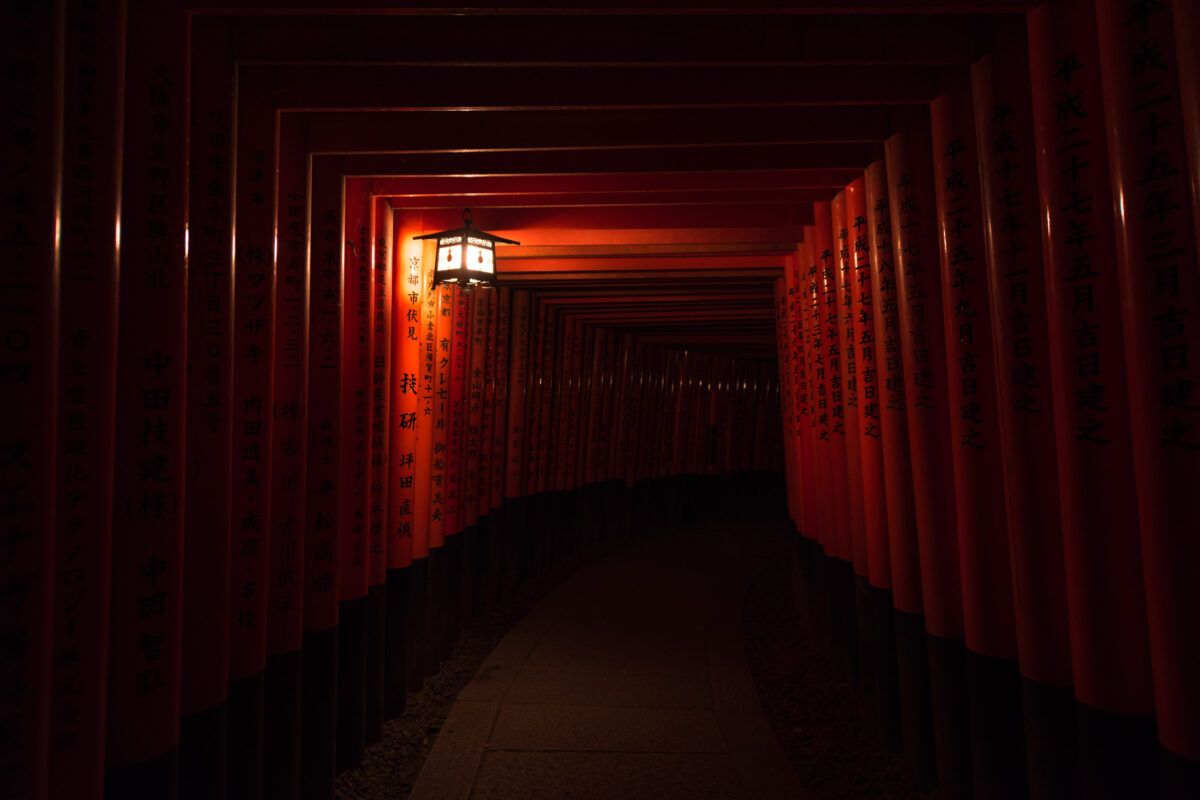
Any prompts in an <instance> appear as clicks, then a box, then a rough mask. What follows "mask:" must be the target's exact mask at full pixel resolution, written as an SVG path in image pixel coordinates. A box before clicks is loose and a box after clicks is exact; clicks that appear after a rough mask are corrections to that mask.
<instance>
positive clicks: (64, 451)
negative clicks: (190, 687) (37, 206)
mask: <svg viewBox="0 0 1200 800" xmlns="http://www.w3.org/2000/svg"><path fill="white" fill-rule="evenodd" d="M114 12H115V13H113V14H111V16H110V15H107V14H105V15H102V14H100V10H99V9H98V8H96V7H95V6H92V5H87V4H83V3H69V4H67V8H66V17H65V20H64V24H65V30H64V37H65V39H64V41H65V43H66V44H65V57H66V63H65V70H64V73H63V88H64V94H65V96H66V97H70V98H73V100H74V101H76V102H71V103H67V104H65V106H64V107H63V109H62V114H63V116H62V132H63V145H62V154H63V169H62V197H63V205H62V212H61V219H62V227H61V236H62V251H61V256H60V261H59V265H60V281H61V283H60V293H61V294H60V297H61V299H60V301H59V303H60V306H59V310H60V312H61V317H60V328H59V331H58V336H59V350H58V364H57V365H56V369H57V371H58V387H59V389H58V405H57V407H56V408H55V409H54V411H53V412H50V413H53V414H55V415H56V422H55V425H56V426H57V431H56V436H57V440H56V446H55V448H54V452H56V453H57V458H58V462H57V464H56V465H55V474H56V476H57V485H56V486H55V490H56V501H55V502H56V504H57V505H56V507H57V513H56V515H55V519H54V524H55V529H54V536H53V537H50V536H46V537H45V543H46V544H49V543H51V542H53V545H54V573H53V591H54V620H53V629H54V640H53V651H52V653H53V655H52V660H51V664H52V671H51V672H50V673H49V674H48V679H49V681H50V686H51V687H53V688H52V690H51V694H50V706H49V720H50V730H49V737H48V741H49V743H50V749H49V758H50V764H51V765H52V767H51V768H50V770H49V773H48V774H49V796H51V797H76V798H80V799H81V800H89V799H90V798H100V797H101V796H102V795H103V790H104V732H105V695H106V693H107V676H108V633H109V626H108V620H109V617H108V602H109V590H110V584H109V570H110V568H111V558H112V533H113V493H112V489H113V473H112V457H113V404H114V393H115V389H116V352H117V290H118V285H117V275H118V259H117V248H116V242H115V237H114V236H113V232H114V231H115V230H116V225H117V219H118V216H117V213H118V211H117V210H118V208H119V207H120V206H119V202H120V192H121V176H120V170H119V165H120V163H121V161H120V153H121V142H120V139H119V136H118V132H119V131H120V121H121V119H122V113H123V103H124V94H123V93H124V81H125V76H124V60H125V55H124V50H125V48H124V37H125V9H124V6H123V5H121V4H118V6H117V7H116V8H115V9H114ZM9 96H11V95H9ZM50 163H52V162H50ZM31 172H33V171H31ZM5 174H6V175H12V174H14V173H12V172H7V171H6V173H5ZM33 174H36V172H34V173H33ZM10 185H11V184H10ZM21 188H24V187H21ZM51 216H52V215H50V214H47V219H50V217H51ZM5 220H6V227H8V224H9V222H10V220H9V217H8V215H7V213H6V214H5ZM14 221H15V220H14ZM8 229H9V230H12V227H8ZM47 235H48V233H47ZM13 255H15V253H6V258H9V257H11V256H13ZM13 263H19V261H14V262H13ZM46 272H47V273H48V275H49V274H50V272H51V270H49V269H47V270H46ZM8 277H9V276H6V280H5V285H6V287H10V284H9V281H8V280H7V278H8ZM8 291H11V288H9V289H8ZM13 296H14V297H16V296H17V295H15V294H14V295H13ZM0 307H3V309H4V311H3V314H4V317H5V319H6V320H13V319H19V316H17V315H16V314H14V309H13V308H12V305H11V304H10V303H9V302H4V303H3V306H0ZM47 317H48V318H47V320H46V322H51V321H52V319H53V315H47ZM5 327H6V329H8V330H11V328H8V325H7V324H6V325H5ZM11 356H12V353H10V352H5V357H4V359H3V364H4V365H5V370H4V371H5V373H7V368H8V367H9V365H10V364H11V360H10V359H11ZM47 377H48V376H47ZM12 389H13V387H12V386H9V385H8V380H7V376H6V380H5V391H6V392H8V391H11V390H12ZM6 396H10V397H11V396H12V395H8V394H6ZM34 400H35V398H32V397H29V396H28V395H27V394H23V395H22V396H21V399H20V400H19V401H18V402H19V403H20V402H33V401H34ZM11 405H12V404H11V403H9V404H8V406H11ZM6 407H7V406H6ZM47 408H50V406H45V407H42V408H39V409H38V411H39V412H41V413H42V414H47ZM47 415H48V414H47ZM5 441H6V442H7V441H8V437H7V435H6V436H5ZM11 466H12V465H11V463H9V462H8V459H5V468H4V470H5V471H4V472H3V473H0V474H3V475H4V477H5V486H6V492H7V486H8V485H9V484H8V480H7V479H8V478H10V477H11V476H10V475H9V474H8V469H10V468H11ZM47 477H48V476H47ZM9 509H10V510H11V506H10V507H9ZM5 517H6V518H5V525H6V531H15V530H18V529H19V528H8V527H7V526H8V525H11V520H9V519H8V518H7V515H5ZM8 567H9V565H8V564H5V565H4V566H2V567H0V574H2V575H3V576H4V577H5V579H7V576H8ZM5 585H6V586H8V585H11V584H10V583H8V581H7V580H6V581H5ZM30 616H31V617H33V616H34V615H32V614H31V615H30ZM5 617H7V614H5ZM7 622H8V621H7V618H6V624H7ZM6 630H12V628H8V627H6ZM4 680H5V681H6V682H7V676H5V678H4ZM28 694H29V696H30V697H33V696H35V693H34V692H33V691H29V692H28ZM9 708H10V705H9V700H8V699H6V700H5V701H4V709H5V712H7V711H8V709H9ZM5 716H6V717H7V713H5ZM25 719H26V725H29V724H30V723H33V722H34V721H35V720H36V719H37V716H36V715H35V714H33V713H29V714H28V716H26V718H25ZM4 724H5V725H6V726H8V725H9V721H8V720H7V719H6V720H5V722H4ZM7 730H9V731H13V730H14V727H8V728H7ZM26 742H27V743H30V742H29V740H26ZM10 748H11V752H12V754H13V755H17V756H18V757H19V755H20V754H19V753H18V752H17V751H19V750H20V749H21V748H19V747H16V746H14V745H13V743H12V742H8V743H6V744H5V745H4V746H3V749H4V750H5V751H6V756H5V759H4V760H5V761H7V758H8V757H10V756H8V752H9V751H10ZM26 755H28V754H27V753H26ZM0 763H2V762H0ZM26 763H27V764H28V766H29V767H31V768H35V767H39V766H40V767H42V768H44V767H45V766H46V764H45V761H43V760H41V758H40V757H35V758H32V759H29V760H28V762H26ZM12 766H13V765H11V764H3V767H0V768H2V769H3V771H4V775H5V778H4V779H3V780H4V781H5V784H6V785H7V786H9V787H11V788H12V789H15V790H16V791H14V796H15V797H21V796H32V795H34V794H35V793H34V792H30V791H28V790H29V789H30V788H32V787H31V785H30V784H27V783H25V784H24V788H21V787H22V784H23V783H24V780H28V778H29V777H33V778H35V782H40V781H41V779H42V778H41V776H27V777H26V778H25V779H21V778H17V776H16V775H15V774H14V770H13V769H12Z"/></svg>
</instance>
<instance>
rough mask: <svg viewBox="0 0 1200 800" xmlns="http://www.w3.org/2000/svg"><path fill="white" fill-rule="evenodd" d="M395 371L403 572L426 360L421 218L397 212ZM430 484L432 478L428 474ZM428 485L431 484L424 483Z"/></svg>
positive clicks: (391, 489)
mask: <svg viewBox="0 0 1200 800" xmlns="http://www.w3.org/2000/svg"><path fill="white" fill-rule="evenodd" d="M392 231H393V232H392V263H393V274H394V276H395V277H394V284H395V285H394V288H393V292H392V330H391V339H392V344H391V354H392V359H391V370H390V373H389V380H390V383H391V386H390V390H389V395H388V397H389V402H390V405H391V415H390V419H389V423H388V431H389V434H390V443H389V449H388V456H389V463H388V474H387V486H388V489H387V503H388V528H387V530H388V534H387V535H388V543H387V560H388V568H389V569H403V568H405V567H408V566H410V565H411V564H412V560H413V557H414V549H415V548H414V543H413V528H414V500H415V495H416V486H415V483H416V480H417V468H416V466H417V427H418V425H419V421H418V416H419V414H420V412H421V408H420V403H419V392H420V383H419V376H420V374H421V363H422V360H423V353H422V339H423V338H424V327H423V326H422V324H421V310H422V308H423V306H424V302H423V300H424V297H423V292H422V289H423V286H422V280H421V278H422V275H421V255H422V250H423V248H424V245H423V244H422V243H421V242H416V241H413V237H414V236H420V235H421V233H422V231H421V215H420V214H419V213H414V212H410V211H403V210H397V211H395V212H393V216H392ZM424 474H425V476H426V478H428V475H429V473H428V472H426V473H424ZM426 482H428V481H426Z"/></svg>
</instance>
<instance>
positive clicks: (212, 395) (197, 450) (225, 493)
mask: <svg viewBox="0 0 1200 800" xmlns="http://www.w3.org/2000/svg"><path fill="white" fill-rule="evenodd" d="M192 37H193V45H194V48H195V51H196V60H197V62H199V63H202V64H203V65H204V68H203V69H197V70H193V71H192V76H191V77H192V95H191V101H192V106H191V113H190V115H189V116H190V120H191V152H190V156H189V158H190V161H191V174H190V179H189V184H188V189H189V195H190V197H189V204H188V210H189V222H188V231H189V253H188V263H189V270H188V282H189V285H188V360H189V363H190V365H191V372H192V378H191V380H190V381H189V386H188V395H187V399H188V409H187V460H188V465H189V469H188V470H187V494H188V495H189V496H191V497H204V498H206V501H205V502H203V503H194V502H193V503H188V504H187V511H186V513H187V518H186V520H185V532H184V552H185V553H186V554H187V557H186V558H185V559H184V582H183V583H184V602H183V623H184V629H183V630H184V632H183V643H182V647H183V651H182V652H183V677H182V681H183V683H182V704H183V705H182V709H183V713H184V714H185V715H193V714H198V713H200V712H205V711H213V710H215V709H216V708H217V707H218V706H221V705H223V704H224V703H225V701H226V698H227V692H228V683H229V644H230V636H229V600H230V598H229V520H230V517H229V501H230V495H231V485H232V480H231V465H232V461H231V453H232V435H233V427H232V426H233V415H232V388H233V357H234V354H233V333H234V331H233V304H232V299H233V269H232V267H233V264H232V257H231V249H232V237H233V225H232V223H233V219H232V217H233V205H232V199H233V180H234V163H233V153H234V145H235V142H234V134H235V126H234V123H233V121H234V119H235V112H234V102H233V101H234V74H233V65H232V59H231V57H230V53H229V41H228V40H229V30H228V27H227V26H226V25H225V24H222V23H219V22H217V21H216V20H206V21H204V22H197V24H195V25H194V26H193V29H192ZM217 722H218V721H217V720H212V721H210V725H206V726H205V727H208V728H213V727H215V725H216V724H217ZM189 735H190V734H189V733H188V732H187V731H185V738H187V736H189ZM199 735H200V736H201V737H202V738H204V739H210V738H211V737H222V738H223V737H224V735H225V733H224V731H221V732H219V733H218V732H215V731H214V730H208V731H206V732H205V733H204V734H199ZM206 745H207V742H206ZM184 756H185V759H184V764H183V774H184V775H185V776H187V775H188V774H189V773H190V768H189V765H188V763H187V754H186V753H185V754H184ZM220 791H224V787H221V789H220Z"/></svg>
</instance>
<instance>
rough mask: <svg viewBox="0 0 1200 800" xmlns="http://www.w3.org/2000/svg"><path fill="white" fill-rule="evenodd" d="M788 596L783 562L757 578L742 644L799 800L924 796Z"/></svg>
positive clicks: (904, 799)
mask: <svg viewBox="0 0 1200 800" xmlns="http://www.w3.org/2000/svg"><path fill="white" fill-rule="evenodd" d="M793 597H794V595H793V593H792V587H791V583H790V578H789V570H788V565H787V564H779V565H776V566H773V567H771V568H769V569H767V570H766V571H764V572H763V573H762V574H761V575H760V576H759V577H758V579H757V580H756V581H755V582H754V584H753V585H752V586H751V587H750V591H749V593H748V595H747V597H746V606H745V647H746V659H747V661H749V663H750V672H751V674H752V675H753V676H754V682H755V684H757V686H758V694H759V698H760V700H761V701H762V706H763V711H764V712H765V713H766V715H767V719H768V720H769V721H770V723H771V728H772V729H773V730H774V731H775V736H776V737H777V738H778V739H779V742H780V744H782V745H783V750H784V752H785V753H786V754H787V757H788V760H789V761H790V762H791V764H792V769H793V770H795V772H796V775H797V776H798V777H799V778H800V783H801V785H803V786H804V787H805V789H806V790H807V794H806V795H805V800H929V795H926V794H921V793H919V792H916V791H914V790H913V789H912V788H911V787H910V786H909V785H908V782H907V781H906V780H905V778H904V774H903V769H904V762H903V761H902V760H901V759H900V758H898V757H895V756H892V755H891V754H889V753H887V752H886V751H884V750H883V749H881V748H880V747H879V746H878V745H877V744H875V742H874V741H873V740H872V739H871V738H870V737H868V736H867V733H866V731H865V730H864V729H863V726H862V723H861V722H860V720H859V716H858V703H857V701H856V700H855V698H854V694H853V692H852V689H851V687H850V686H849V685H847V684H845V683H841V682H839V681H838V680H837V678H836V675H837V670H836V668H835V666H834V665H833V664H832V663H830V662H829V661H828V660H827V659H826V657H825V654H824V652H823V651H822V650H821V648H820V645H819V644H818V642H817V641H816V639H815V637H813V636H812V635H811V633H810V632H809V630H808V629H807V627H806V625H805V623H804V621H803V619H802V618H801V617H800V615H799V614H798V613H797V611H796V607H795V603H794V602H793V600H792V598H793Z"/></svg>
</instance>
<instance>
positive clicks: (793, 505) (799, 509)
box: [773, 278, 804, 530]
mask: <svg viewBox="0 0 1200 800" xmlns="http://www.w3.org/2000/svg"><path fill="white" fill-rule="evenodd" d="M786 291H787V290H786V289H785V288H784V280H783V278H776V279H775V284H774V293H773V294H774V300H775V347H776V350H777V351H778V353H779V370H780V372H781V373H782V374H783V375H785V376H791V375H792V374H793V369H792V358H791V350H792V347H791V337H790V335H789V330H788V329H789V325H788V322H789V314H788V297H787V294H786ZM791 385H792V382H791V380H790V379H787V380H784V382H783V386H782V388H781V401H782V414H783V429H784V434H783V435H784V436H785V437H787V436H788V435H789V431H790V430H791V428H792V427H793V426H794V425H795V424H796V423H795V419H796V416H798V415H797V412H796V409H795V406H794V402H795V400H794V396H793V392H792V390H791ZM799 469H800V466H799V464H798V463H797V459H796V458H795V449H794V448H792V447H785V448H784V476H785V481H786V493H787V505H788V516H789V517H790V518H791V520H792V523H793V524H794V525H795V526H796V528H797V529H798V530H803V527H804V526H803V523H802V518H803V505H802V501H801V499H800V491H801V486H802V485H803V476H801V475H800V474H798V471H799Z"/></svg>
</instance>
